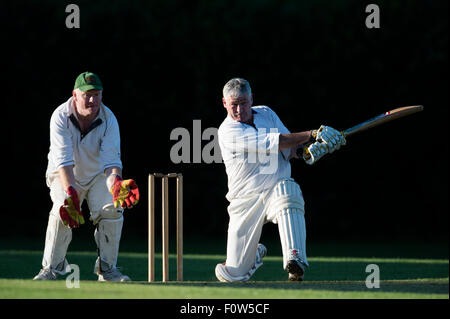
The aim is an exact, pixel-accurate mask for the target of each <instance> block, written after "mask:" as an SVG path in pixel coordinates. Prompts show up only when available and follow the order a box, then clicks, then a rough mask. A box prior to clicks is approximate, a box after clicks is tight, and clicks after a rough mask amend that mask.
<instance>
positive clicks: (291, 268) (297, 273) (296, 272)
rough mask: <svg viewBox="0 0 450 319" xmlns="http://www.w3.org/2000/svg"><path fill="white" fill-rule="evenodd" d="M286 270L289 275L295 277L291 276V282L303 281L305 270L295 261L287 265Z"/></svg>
mask: <svg viewBox="0 0 450 319" xmlns="http://www.w3.org/2000/svg"><path fill="white" fill-rule="evenodd" d="M286 270H287V271H288V273H289V274H291V275H293V276H289V280H290V281H303V269H302V267H300V266H299V265H298V264H297V263H296V262H295V261H290V262H289V263H288V264H287V267H286Z"/></svg>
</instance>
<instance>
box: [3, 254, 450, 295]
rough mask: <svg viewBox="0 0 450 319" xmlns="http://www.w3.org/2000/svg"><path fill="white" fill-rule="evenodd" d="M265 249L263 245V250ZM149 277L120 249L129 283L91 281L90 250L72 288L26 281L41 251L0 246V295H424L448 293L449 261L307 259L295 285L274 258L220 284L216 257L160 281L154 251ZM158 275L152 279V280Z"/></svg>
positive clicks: (75, 257) (194, 261)
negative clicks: (372, 269) (373, 271)
mask: <svg viewBox="0 0 450 319" xmlns="http://www.w3.org/2000/svg"><path fill="white" fill-rule="evenodd" d="M269 252H270V250H269ZM156 257H157V259H156V264H157V268H156V274H157V278H156V280H157V282H155V283H148V282H147V254H146V253H142V252H121V253H120V255H119V262H118V264H119V266H120V267H121V270H122V272H123V273H125V274H127V275H129V276H130V277H131V278H132V279H133V282H130V283H99V282H96V281H95V280H96V279H97V277H96V275H94V274H93V273H92V271H93V266H94V261H95V259H96V253H95V252H94V251H92V252H84V251H72V252H70V250H69V253H68V254H67V258H68V260H69V263H72V264H77V265H78V266H79V267H80V279H81V282H80V288H72V289H69V288H67V287H66V282H65V276H63V277H60V279H59V280H57V281H52V282H42V281H32V280H31V278H32V277H33V276H34V275H35V274H36V273H37V272H38V271H39V268H40V263H41V258H42V251H41V250H0V260H1V262H0V277H1V279H0V298H24V299H27V298H38V299H39V298H62V299H71V298H82V299H85V298H89V299H96V298H102V299H104V298H107V299H109V298H124V299H127V298H133V299H142V298H158V299H165V298H167V299H185V298H189V299H196V298H200V299H209V298H214V299H217V298H219V299H222V298H223V299H309V298H314V299H321V298H326V299H340V298H345V299H366V298H369V299H378V298H381V299H390V298H395V299H415V298H420V299H425V298H426V299H429V298H439V299H448V298H449V280H448V274H449V262H448V257H446V258H410V257H408V258H404V257H345V256H311V257H310V258H309V262H310V268H309V269H308V271H307V273H306V275H305V281H304V282H303V283H291V282H288V281H287V274H286V273H285V272H284V271H283V270H282V260H281V257H279V256H270V255H269V256H267V257H266V258H265V259H264V265H263V266H262V267H261V268H260V269H259V270H258V271H257V272H256V273H255V275H254V276H253V277H252V280H251V281H250V282H246V283H220V282H218V281H217V280H216V278H215V275H214V267H215V265H216V264H217V263H219V262H222V261H223V260H224V259H225V256H224V255H221V254H214V253H210V254H194V253H187V254H185V256H184V278H185V281H184V282H181V283H178V282H175V281H171V282H169V283H162V282H161V281H160V280H161V277H160V276H161V255H160V254H157V256H156ZM368 264H377V265H378V266H379V269H380V288H373V289H368V288H367V287H366V285H365V280H366V277H367V276H368V275H369V273H366V272H365V269H366V266H367V265H368ZM175 270H176V258H175V255H171V256H170V278H172V279H173V278H176V272H175ZM158 276H159V277H158Z"/></svg>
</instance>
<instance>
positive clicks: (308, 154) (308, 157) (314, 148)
mask: <svg viewBox="0 0 450 319" xmlns="http://www.w3.org/2000/svg"><path fill="white" fill-rule="evenodd" d="M327 153H328V147H327V146H326V144H325V143H323V142H322V143H320V142H314V143H312V144H311V145H309V146H308V147H307V148H305V149H304V151H303V159H304V160H305V162H306V164H309V165H312V164H314V163H315V162H317V161H318V160H319V159H320V158H321V157H323V156H324V155H325V154H327Z"/></svg>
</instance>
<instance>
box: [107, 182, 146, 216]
mask: <svg viewBox="0 0 450 319" xmlns="http://www.w3.org/2000/svg"><path fill="white" fill-rule="evenodd" d="M109 191H110V192H111V194H112V195H113V202H114V207H116V208H117V207H119V206H121V207H123V208H127V207H128V208H131V207H133V206H134V205H136V204H137V203H138V201H139V189H138V187H137V185H136V182H135V181H134V180H132V179H127V180H123V179H122V178H121V177H120V176H119V175H117V176H116V178H115V179H114V184H113V185H112V187H111V189H110V190H109Z"/></svg>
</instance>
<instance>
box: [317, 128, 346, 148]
mask: <svg viewBox="0 0 450 319" xmlns="http://www.w3.org/2000/svg"><path fill="white" fill-rule="evenodd" d="M316 140H317V141H319V142H324V143H325V144H326V146H327V147H328V153H333V152H334V151H336V150H338V149H340V148H341V145H345V144H347V141H346V140H345V137H344V135H343V134H342V133H341V132H339V131H337V130H335V129H334V128H332V127H329V126H324V125H322V126H320V128H319V129H318V130H317V135H316Z"/></svg>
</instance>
